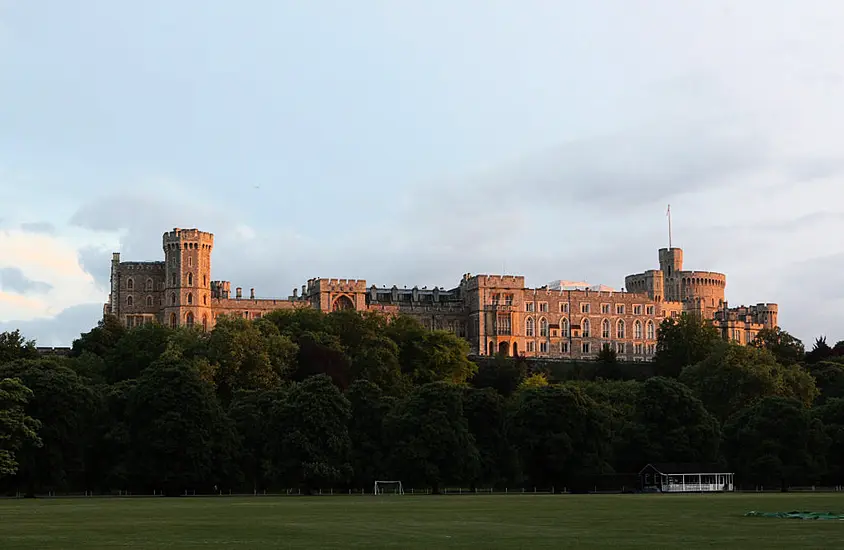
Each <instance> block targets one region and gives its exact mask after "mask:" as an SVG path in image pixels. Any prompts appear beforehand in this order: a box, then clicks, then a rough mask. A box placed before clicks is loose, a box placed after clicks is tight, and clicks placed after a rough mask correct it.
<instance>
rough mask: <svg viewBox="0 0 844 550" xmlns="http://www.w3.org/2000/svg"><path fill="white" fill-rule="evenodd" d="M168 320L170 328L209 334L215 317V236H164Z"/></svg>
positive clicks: (189, 232) (181, 232) (178, 232)
mask: <svg viewBox="0 0 844 550" xmlns="http://www.w3.org/2000/svg"><path fill="white" fill-rule="evenodd" d="M162 241H163V242H162V244H163V247H164V262H165V281H164V319H163V322H164V323H165V324H166V325H167V326H170V327H178V326H188V327H193V326H198V327H201V328H202V330H207V329H208V327H209V326H210V325H211V324H212V317H211V251H212V250H213V248H214V235H213V234H212V233H206V232H204V231H200V230H198V229H179V228H178V227H177V228H174V229H173V231H169V232H167V233H164V237H163V239H162Z"/></svg>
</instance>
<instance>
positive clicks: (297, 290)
mask: <svg viewBox="0 0 844 550" xmlns="http://www.w3.org/2000/svg"><path fill="white" fill-rule="evenodd" d="M298 297H299V289H298V288H294V289H293V299H294V300H295V299H296V298H298Z"/></svg>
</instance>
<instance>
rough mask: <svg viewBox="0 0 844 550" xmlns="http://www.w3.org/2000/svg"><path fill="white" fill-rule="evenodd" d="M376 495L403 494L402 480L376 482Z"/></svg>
mask: <svg viewBox="0 0 844 550" xmlns="http://www.w3.org/2000/svg"><path fill="white" fill-rule="evenodd" d="M375 494H376V495H403V494H404V487H402V485H401V481H376V482H375Z"/></svg>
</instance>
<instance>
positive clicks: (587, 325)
mask: <svg viewBox="0 0 844 550" xmlns="http://www.w3.org/2000/svg"><path fill="white" fill-rule="evenodd" d="M580 326H581V327H582V328H583V337H584V338H589V330H590V329H591V324H590V323H589V319H584V320H583V321H581V323H580Z"/></svg>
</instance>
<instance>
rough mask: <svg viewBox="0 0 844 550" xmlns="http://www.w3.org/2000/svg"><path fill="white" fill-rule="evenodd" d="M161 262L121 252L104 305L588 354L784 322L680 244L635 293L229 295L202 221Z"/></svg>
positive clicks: (475, 346)
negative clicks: (737, 302)
mask: <svg viewBox="0 0 844 550" xmlns="http://www.w3.org/2000/svg"><path fill="white" fill-rule="evenodd" d="M162 244H163V248H164V261H162V262H121V261H120V254H119V253H115V254H114V255H113V259H112V264H111V293H110V295H109V301H108V303H107V304H105V306H104V309H103V313H104V314H112V315H115V316H117V317H118V318H119V319H120V320H121V321H122V322H123V323H124V324H125V325H126V326H128V327H132V326H136V325H138V324H142V323H151V322H158V323H164V324H168V325H170V326H181V325H187V326H200V327H201V328H202V329H203V330H208V329H210V328H212V327H213V326H214V323H215V322H216V319H217V318H218V317H219V316H220V315H230V316H238V317H243V318H247V319H258V318H260V317H262V316H263V315H265V314H267V313H269V312H271V311H275V310H279V309H295V308H314V309H319V310H320V311H325V312H329V311H335V310H339V309H353V310H356V311H371V312H378V313H382V314H386V315H394V314H406V315H409V316H411V317H414V318H415V319H417V320H419V321H420V322H421V323H422V324H423V325H424V326H426V327H427V328H430V329H441V330H448V331H450V332H453V333H454V334H456V335H458V336H460V337H462V338H465V339H466V340H467V341H468V342H469V344H470V346H471V350H472V353H475V354H480V355H489V354H494V353H505V354H508V355H524V356H530V357H549V358H555V357H556V358H569V359H584V358H591V357H594V356H596V355H597V353H598V352H599V351H600V350H601V348H602V347H604V346H609V347H611V348H612V349H614V350H616V353H617V355H618V357H619V358H620V359H624V360H631V361H646V360H650V359H652V358H653V355H654V353H655V352H656V341H657V330H658V328H659V324H660V323H661V322H662V320H663V319H665V318H666V317H678V316H679V315H680V314H681V313H683V312H693V313H697V314H700V315H702V316H704V317H705V318H707V319H711V320H713V322H714V323H715V325H716V326H717V327H718V328H719V329H720V330H721V332H722V334H723V335H724V336H725V338H730V339H733V340H737V341H740V342H743V343H746V342H749V341H750V340H752V339H753V337H755V335H756V333H758V332H759V330H761V329H762V328H773V327H775V326H776V323H777V306H776V304H758V305H756V306H750V307H744V306H742V307H739V308H732V309H731V308H728V307H727V302H726V301H725V299H724V292H725V289H726V276H725V275H724V274H722V273H714V272H708V271H686V270H684V269H683V251H682V250H680V249H679V248H670V249H661V250H660V251H659V262H660V269H659V270H651V271H646V272H644V273H639V274H635V275H629V276H628V277H626V279H625V284H626V287H627V288H626V290H622V291H615V290H612V289H609V288H608V287H603V286H599V287H588V286H585V285H580V284H574V283H565V282H564V281H559V282H557V283H553V284H551V285H546V286H543V287H540V288H527V287H525V278H524V277H523V276H519V275H471V274H468V273H467V274H465V275H463V277H462V279H461V280H460V283H459V284H458V285H457V286H456V287H454V288H452V289H444V288H438V287H434V288H433V289H429V288H427V287H423V288H418V287H413V288H411V289H408V288H406V287H405V288H398V287H397V286H396V285H393V286H391V287H389V288H388V287H386V286H382V287H378V286H375V285H371V286H369V287H367V285H366V281H365V280H361V279H323V278H317V279H310V280H309V281H307V283H306V284H304V285H302V287H301V294H300V293H299V292H298V290H297V289H294V290H293V294H292V295H291V296H288V297H287V298H285V299H267V298H256V297H255V289H250V292H249V297H244V296H243V292H242V288H240V287H237V288H236V289H235V296H234V297H232V296H231V283H230V282H229V281H219V280H214V281H212V280H211V253H212V251H213V247H214V235H212V234H211V233H205V232H202V231H199V230H197V229H178V228H176V229H174V230H173V231H169V232H167V233H164V236H163V239H162Z"/></svg>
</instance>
